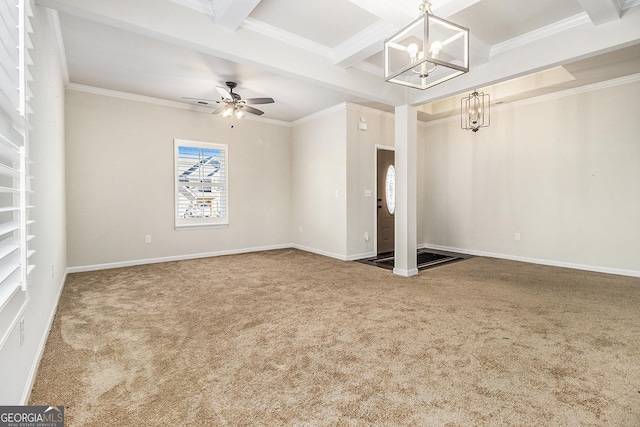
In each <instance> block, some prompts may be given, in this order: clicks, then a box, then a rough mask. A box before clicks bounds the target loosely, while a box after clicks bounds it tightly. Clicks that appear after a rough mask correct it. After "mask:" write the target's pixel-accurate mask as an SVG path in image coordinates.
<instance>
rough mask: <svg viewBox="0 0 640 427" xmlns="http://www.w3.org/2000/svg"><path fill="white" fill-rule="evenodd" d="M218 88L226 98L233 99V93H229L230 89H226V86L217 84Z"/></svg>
mask: <svg viewBox="0 0 640 427" xmlns="http://www.w3.org/2000/svg"><path fill="white" fill-rule="evenodd" d="M216 90H217V91H218V93H219V94H220V96H222V97H223V98H224V99H233V98H232V97H231V94H230V93H229V91H228V90H226V89H225V88H223V87H220V86H216Z"/></svg>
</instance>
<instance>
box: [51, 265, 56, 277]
mask: <svg viewBox="0 0 640 427" xmlns="http://www.w3.org/2000/svg"><path fill="white" fill-rule="evenodd" d="M51 278H52V279H55V278H56V270H55V266H54V265H53V264H52V265H51Z"/></svg>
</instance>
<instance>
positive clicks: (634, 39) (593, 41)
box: [410, 0, 640, 105]
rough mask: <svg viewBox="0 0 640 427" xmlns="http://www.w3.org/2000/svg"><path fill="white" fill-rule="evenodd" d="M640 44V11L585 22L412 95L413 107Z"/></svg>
mask: <svg viewBox="0 0 640 427" xmlns="http://www.w3.org/2000/svg"><path fill="white" fill-rule="evenodd" d="M607 1H608V0H607ZM638 43H640V7H635V8H631V9H628V10H627V11H626V12H625V15H624V19H620V20H618V21H616V22H615V23H613V22H612V23H611V24H610V25H601V26H594V25H593V24H592V23H591V22H590V21H585V22H584V23H582V24H580V25H577V26H573V27H570V28H568V29H566V30H565V31H561V32H557V33H553V34H550V35H548V36H547V37H544V38H540V39H535V40H533V41H531V42H530V43H527V44H522V45H520V46H518V47H517V48H514V49H509V50H506V51H503V52H501V53H500V54H497V55H492V57H491V61H490V62H488V63H486V64H482V65H479V66H476V67H472V68H471V70H470V71H469V72H468V73H467V74H463V75H462V76H460V77H456V78H455V79H452V80H449V81H447V82H444V83H442V84H439V85H437V86H434V87H432V88H430V89H429V90H426V91H417V90H413V91H411V93H410V103H411V104H413V105H421V104H426V103H429V102H433V101H437V100H439V99H443V98H446V97H448V96H452V95H457V94H460V93H464V92H468V91H472V90H474V89H476V88H482V87H485V86H488V85H492V84H495V83H499V82H504V81H507V80H511V79H513V78H516V77H522V76H525V75H527V74H531V73H535V72H538V71H542V70H546V69H549V68H552V67H556V66H559V65H563V64H567V63H570V62H575V61H578V60H581V59H586V58H590V57H593V56H596V55H600V54H603V53H606V52H611V51H614V50H617V49H621V48H624V47H627V46H631V45H636V44H638Z"/></svg>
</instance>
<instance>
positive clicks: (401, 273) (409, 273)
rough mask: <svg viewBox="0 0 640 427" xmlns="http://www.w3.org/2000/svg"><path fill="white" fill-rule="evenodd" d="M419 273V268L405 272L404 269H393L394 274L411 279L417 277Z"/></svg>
mask: <svg viewBox="0 0 640 427" xmlns="http://www.w3.org/2000/svg"><path fill="white" fill-rule="evenodd" d="M418 273H419V271H418V269H417V268H412V269H411V270H405V269H402V268H395V267H394V268H393V274H397V275H398V276H403V277H411V276H415V275H416V274H418Z"/></svg>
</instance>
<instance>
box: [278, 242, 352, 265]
mask: <svg viewBox="0 0 640 427" xmlns="http://www.w3.org/2000/svg"><path fill="white" fill-rule="evenodd" d="M289 247H290V248H294V249H300V250H301V251H305V252H311V253H313V254H318V255H323V256H326V257H329V258H335V259H339V260H340V261H348V259H347V256H346V255H341V254H334V253H333V252H328V251H323V250H322V249H315V248H310V247H307V246H302V245H296V244H292V245H290V246H289Z"/></svg>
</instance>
